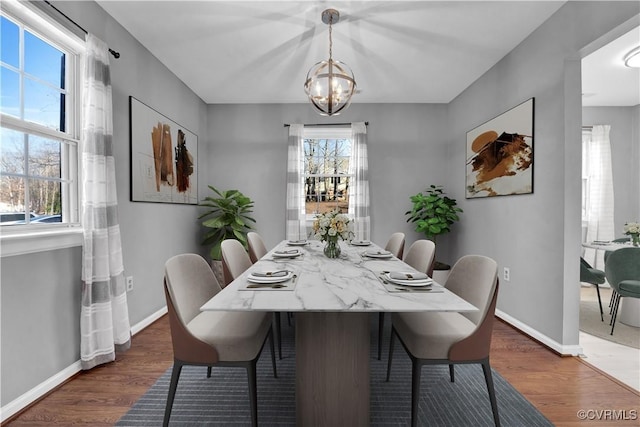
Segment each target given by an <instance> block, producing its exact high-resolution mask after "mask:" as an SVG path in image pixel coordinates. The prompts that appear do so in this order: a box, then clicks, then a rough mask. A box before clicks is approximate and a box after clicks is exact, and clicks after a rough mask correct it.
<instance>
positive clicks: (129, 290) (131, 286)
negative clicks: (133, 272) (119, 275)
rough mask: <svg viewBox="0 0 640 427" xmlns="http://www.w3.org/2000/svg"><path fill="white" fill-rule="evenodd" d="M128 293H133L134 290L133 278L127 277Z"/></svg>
mask: <svg viewBox="0 0 640 427" xmlns="http://www.w3.org/2000/svg"><path fill="white" fill-rule="evenodd" d="M126 282H127V292H131V291H132V290H133V276H127V278H126Z"/></svg>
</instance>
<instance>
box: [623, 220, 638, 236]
mask: <svg viewBox="0 0 640 427" xmlns="http://www.w3.org/2000/svg"><path fill="white" fill-rule="evenodd" d="M624 234H626V235H628V236H633V235H634V234H640V222H628V223H626V224H625V225H624Z"/></svg>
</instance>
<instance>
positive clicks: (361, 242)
mask: <svg viewBox="0 0 640 427" xmlns="http://www.w3.org/2000/svg"><path fill="white" fill-rule="evenodd" d="M351 244H352V245H353V246H370V245H371V242H370V241H369V240H352V241H351Z"/></svg>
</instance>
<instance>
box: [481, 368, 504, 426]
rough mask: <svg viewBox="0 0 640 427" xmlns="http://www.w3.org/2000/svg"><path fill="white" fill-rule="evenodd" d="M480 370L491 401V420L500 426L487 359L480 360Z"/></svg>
mask: <svg viewBox="0 0 640 427" xmlns="http://www.w3.org/2000/svg"><path fill="white" fill-rule="evenodd" d="M482 371H483V372H484V380H485V381H486V383H487V391H488V392H489V400H490V401H491V411H492V412H493V422H494V423H495V425H496V427H500V416H499V415H498V402H497V401H496V391H495V389H494V388H493V376H492V375H491V365H490V364H489V359H486V360H485V361H483V362H482Z"/></svg>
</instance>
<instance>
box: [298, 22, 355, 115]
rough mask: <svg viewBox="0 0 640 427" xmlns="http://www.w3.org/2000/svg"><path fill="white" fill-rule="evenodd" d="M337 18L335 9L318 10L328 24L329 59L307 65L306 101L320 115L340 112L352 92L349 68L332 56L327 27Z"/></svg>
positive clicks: (349, 100)
mask: <svg viewBox="0 0 640 427" xmlns="http://www.w3.org/2000/svg"><path fill="white" fill-rule="evenodd" d="M339 17H340V15H339V13H338V11H337V10H335V9H327V10H325V11H324V12H322V22H324V23H325V24H328V25H329V59H328V60H327V61H320V62H318V63H317V64H315V65H314V66H313V67H311V69H310V70H309V72H308V73H307V79H306V81H305V83H304V90H305V92H306V93H307V96H308V97H309V101H311V104H312V105H313V106H314V107H315V108H316V109H317V110H318V112H319V113H320V114H321V115H323V116H335V115H338V114H340V113H341V112H342V111H343V110H344V109H346V108H347V107H348V106H349V104H350V103H351V97H352V96H353V94H354V93H355V91H356V81H355V79H354V78H353V72H352V71H351V69H350V68H349V67H348V66H347V65H346V64H344V63H342V62H340V61H335V60H334V59H333V52H332V50H333V41H332V38H331V26H332V25H333V24H335V23H336V22H338V19H339Z"/></svg>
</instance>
